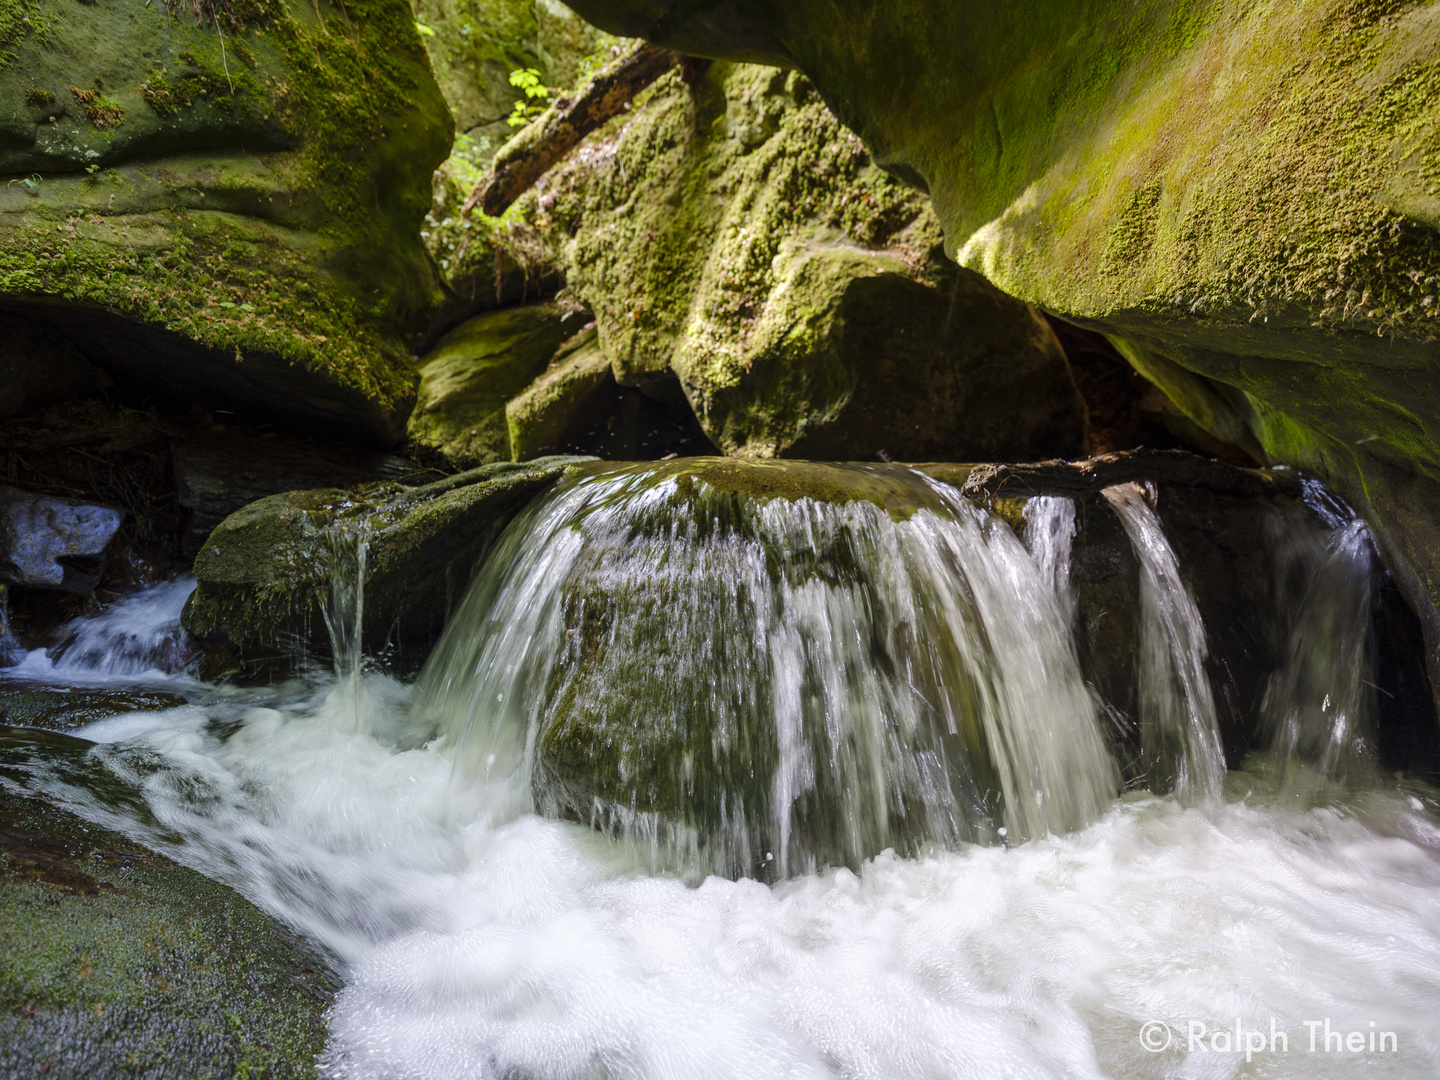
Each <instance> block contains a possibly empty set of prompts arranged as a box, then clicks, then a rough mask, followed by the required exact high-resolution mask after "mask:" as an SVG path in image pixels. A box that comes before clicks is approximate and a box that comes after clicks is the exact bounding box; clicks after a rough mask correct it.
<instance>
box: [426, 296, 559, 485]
mask: <svg viewBox="0 0 1440 1080" xmlns="http://www.w3.org/2000/svg"><path fill="white" fill-rule="evenodd" d="M583 325H585V319H584V318H583V317H582V316H581V314H580V313H578V312H576V311H575V310H574V309H573V308H566V307H564V306H563V305H561V304H557V303H553V302H545V303H540V304H530V305H527V306H525V307H518V308H505V309H503V310H500V311H494V312H489V313H486V314H484V315H476V316H475V317H474V318H472V319H469V320H468V321H466V322H464V323H462V324H461V325H460V326H458V327H456V328H455V329H454V330H452V331H450V333H448V334H446V335H445V337H443V338H442V339H441V340H440V342H439V344H437V345H436V346H435V348H434V349H433V350H431V351H430V353H429V354H427V355H426V356H425V358H424V359H423V360H421V362H420V393H419V397H418V400H417V401H416V403H415V411H414V413H412V414H411V417H410V437H411V439H413V440H414V441H415V442H417V443H419V444H421V445H423V446H429V447H433V448H434V449H436V450H439V451H440V452H441V453H443V454H444V455H445V456H446V457H447V458H448V459H449V460H450V461H452V462H454V463H455V464H457V465H459V466H461V467H470V466H475V465H486V464H489V463H491V462H495V461H509V460H511V458H512V456H519V455H512V454H511V447H510V436H509V432H508V429H507V427H506V420H505V407H506V403H507V402H508V401H509V400H510V399H511V398H513V397H515V396H516V395H517V394H519V393H520V392H521V391H522V390H524V389H525V388H526V387H527V386H529V385H530V383H531V382H532V381H533V380H534V379H536V377H537V376H539V375H540V374H541V373H542V372H544V371H545V368H546V366H547V365H548V364H549V363H550V361H551V359H552V358H553V357H554V356H555V353H556V350H558V349H559V348H560V346H561V344H562V343H563V342H564V341H565V339H566V338H569V337H573V336H574V335H575V334H576V332H578V331H579V329H580V327H581V326H583ZM526 456H532V457H533V456H534V455H526Z"/></svg>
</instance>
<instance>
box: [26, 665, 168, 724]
mask: <svg viewBox="0 0 1440 1080" xmlns="http://www.w3.org/2000/svg"><path fill="white" fill-rule="evenodd" d="M184 704H185V699H184V698H182V697H180V696H178V695H176V694H161V693H149V692H140V691H129V690H78V689H77V690H57V689H53V688H49V687H40V686H35V685H31V684H28V683H17V682H13V681H10V680H7V679H3V678H0V726H10V727H34V728H46V729H48V730H51V731H71V730H74V729H76V728H81V727H84V726H85V725H86V724H93V723H94V722H95V721H96V720H104V719H106V718H107V717H111V716H120V715H122V714H124V713H132V712H158V711H160V710H163V709H174V708H178V707H179V706H181V705H184Z"/></svg>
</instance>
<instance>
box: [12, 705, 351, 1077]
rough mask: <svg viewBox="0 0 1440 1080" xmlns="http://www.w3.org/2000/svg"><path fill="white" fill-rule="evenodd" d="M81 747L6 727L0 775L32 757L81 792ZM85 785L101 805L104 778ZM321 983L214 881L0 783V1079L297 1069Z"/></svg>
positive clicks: (310, 1048) (320, 1020)
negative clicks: (1, 788) (5, 1075)
mask: <svg viewBox="0 0 1440 1080" xmlns="http://www.w3.org/2000/svg"><path fill="white" fill-rule="evenodd" d="M90 747H91V744H89V743H84V742H81V741H80V740H72V739H66V738H65V737H64V736H58V735H51V734H40V733H33V734H32V733H26V732H18V731H15V730H14V729H9V730H8V731H5V732H3V733H0V772H5V773H6V774H7V775H8V776H9V777H11V778H15V779H20V778H21V777H22V775H23V772H24V768H25V765H26V764H28V762H30V761H33V760H40V761H44V762H45V763H46V765H47V766H48V767H50V768H52V769H53V768H56V767H59V768H61V769H62V770H64V771H65V772H66V773H67V776H68V778H69V779H71V780H72V782H77V783H79V784H80V785H82V786H86V785H87V784H88V783H89V781H90V780H91V778H92V777H93V776H95V775H96V774H99V773H103V772H104V770H103V769H101V768H99V767H98V766H96V765H94V764H92V763H90V762H88V761H87V760H86V758H85V754H86V752H87V751H88V750H89V749H90ZM98 779H99V781H100V783H99V785H98V787H96V788H95V789H93V793H95V794H98V795H99V796H100V798H102V799H106V798H108V794H107V792H106V785H107V784H113V778H110V779H109V780H106V779H105V778H104V777H98ZM22 782H23V781H22ZM130 797H131V798H133V796H130ZM335 985H336V981H335V979H334V977H333V975H331V974H330V973H329V971H328V970H327V968H326V966H325V963H324V961H323V960H321V959H320V958H319V957H318V956H317V955H316V954H315V953H314V952H313V951H312V950H311V949H310V948H309V947H307V946H306V945H304V944H302V943H301V942H299V941H298V940H297V939H296V938H294V937H293V936H292V935H291V934H289V933H288V932H286V931H285V930H284V929H282V928H281V927H279V926H278V925H276V924H275V923H274V922H272V921H271V920H270V919H268V918H267V917H266V916H264V915H263V914H261V912H260V911H258V910H257V909H256V908H254V907H253V906H252V905H250V904H248V903H247V902H246V901H244V900H243V899H241V898H240V897H239V896H237V895H236V894H235V893H234V892H233V891H231V890H230V889H228V888H226V887H225V886H223V885H219V884H217V883H215V882H213V881H209V880H207V879H206V878H203V877H201V876H200V875H199V874H196V873H195V872H194V871H191V870H187V869H185V868H183V867H180V866H178V865H176V864H175V863H173V862H171V861H170V860H168V859H166V858H164V857H162V856H159V855H156V854H154V853H153V852H150V851H146V850H144V849H142V848H140V847H139V846H137V845H135V844H133V843H131V842H129V841H127V840H125V839H124V838H122V837H120V836H117V835H115V834H114V833H110V832H107V831H106V830H104V829H99V828H96V827H94V826H91V825H87V824H83V823H81V822H80V821H79V820H78V819H75V818H73V817H71V816H70V815H68V814H66V813H63V812H61V811H59V810H58V809H56V808H54V807H51V806H48V805H46V804H43V803H41V802H40V801H39V800H35V799H31V798H26V797H24V796H20V795H16V794H15V793H13V791H12V792H9V793H7V792H5V791H0V1067H3V1068H4V1070H5V1071H6V1072H7V1073H9V1074H14V1075H31V1074H38V1073H43V1072H47V1071H50V1070H52V1069H54V1070H55V1072H56V1075H70V1076H81V1075H88V1076H102V1075H103V1076H114V1077H127V1076H142V1075H153V1074H155V1073H157V1072H164V1073H166V1074H176V1075H187V1076H202V1075H226V1076H270V1077H273V1078H277V1080H278V1078H280V1077H302V1076H312V1075H314V1069H315V1061H316V1059H317V1057H318V1055H319V1054H320V1053H321V1051H322V1050H323V1049H324V1045H325V1019H324V1017H325V1009H326V1006H327V1004H328V1001H329V999H330V996H331V994H332V993H333V991H334V988H335Z"/></svg>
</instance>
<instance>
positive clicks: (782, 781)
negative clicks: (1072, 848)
mask: <svg viewBox="0 0 1440 1080" xmlns="http://www.w3.org/2000/svg"><path fill="white" fill-rule="evenodd" d="M693 468H694V465H693V463H677V464H676V465H674V466H669V465H643V466H628V467H620V468H611V469H603V470H597V471H595V472H594V473H592V474H591V475H588V476H585V477H582V478H580V479H578V480H574V481H571V482H569V483H568V484H566V485H564V486H562V487H561V488H560V489H558V490H557V491H556V492H554V493H553V494H552V495H551V496H550V497H548V498H547V499H545V500H542V502H541V503H540V504H538V505H537V506H536V507H533V508H532V509H531V511H530V512H529V513H528V514H527V515H526V516H524V517H523V518H522V519H520V520H519V521H517V523H516V524H515V525H512V527H511V529H510V531H509V532H508V533H507V536H506V538H505V540H504V541H502V544H501V546H500V548H499V549H498V550H497V552H496V553H495V554H494V555H493V556H492V558H491V559H490V561H489V563H488V564H487V567H486V569H485V570H484V571H483V572H482V573H481V574H480V575H479V576H478V578H477V581H476V582H475V584H474V585H473V586H472V591H471V593H470V595H469V596H468V597H467V599H466V600H465V601H464V603H463V604H462V606H461V608H460V609H459V611H458V612H457V613H456V615H455V617H454V618H453V619H452V620H451V623H450V625H449V626H448V627H447V629H446V632H445V634H444V636H443V638H442V640H441V642H440V644H439V645H438V646H437V649H436V651H435V653H434V654H433V655H432V657H431V660H430V662H429V663H428V664H427V666H426V670H425V672H424V674H423V675H422V679H421V697H420V702H419V705H418V708H420V709H421V710H422V711H425V712H426V713H427V714H428V715H433V716H435V717H437V718H438V719H439V721H440V723H441V726H442V730H443V731H444V732H446V734H447V740H448V743H449V745H450V747H451V752H452V753H453V754H454V755H455V756H456V759H457V764H458V767H459V768H460V769H462V770H464V771H466V772H467V773H469V774H471V775H481V776H487V777H489V778H491V779H492V780H495V779H499V778H502V777H510V778H511V779H512V780H513V781H514V785H513V787H514V791H515V798H516V799H517V803H523V802H524V801H525V800H527V799H533V803H534V805H536V806H538V807H539V808H541V809H544V810H547V811H548V812H551V813H558V814H562V815H566V816H572V817H579V818H581V819H582V820H588V821H590V822H592V823H593V824H596V825H599V826H601V827H602V828H605V829H607V830H608V831H611V832H614V833H618V834H621V835H624V836H628V837H629V838H630V839H631V840H632V841H634V842H636V843H638V844H641V845H645V846H648V847H649V848H650V849H651V850H652V851H653V852H654V854H655V856H656V857H657V858H658V859H660V860H661V861H662V862H663V863H665V864H667V865H671V866H677V865H678V866H679V867H680V868H685V869H690V870H700V871H709V870H716V871H719V872H722V873H727V874H738V873H760V874H762V875H764V876H786V875H790V874H794V873H798V872H803V871H807V870H810V869H813V868H815V867H816V866H819V865H824V864H826V863H832V864H847V863H848V864H851V865H855V864H858V862H859V861H861V860H863V859H864V858H867V857H869V856H872V855H875V854H877V853H878V852H879V851H881V850H883V849H884V848H887V847H894V848H897V849H899V850H900V851H902V852H913V851H916V850H920V849H923V848H926V847H928V846H932V845H933V846H940V847H953V846H954V845H956V844H957V843H960V842H962V841H967V840H980V841H985V840H992V839H995V838H1006V839H1015V840H1019V839H1024V838H1027V837H1032V836H1039V835H1044V834H1046V833H1049V832H1061V831H1065V830H1069V829H1073V828H1075V827H1077V826H1079V825H1082V824H1085V823H1087V822H1089V821H1091V820H1093V819H1094V818H1095V817H1097V816H1098V815H1099V814H1100V813H1101V812H1102V811H1103V809H1104V808H1105V807H1106V806H1107V805H1108V804H1109V802H1110V801H1111V799H1113V797H1114V795H1115V793H1116V791H1117V790H1118V787H1119V780H1118V774H1117V771H1116V768H1115V766H1114V764H1113V762H1112V761H1111V759H1110V757H1109V755H1108V752H1107V750H1106V747H1105V744H1104V741H1103V738H1102V736H1101V734H1100V730H1099V724H1098V719H1097V715H1096V708H1095V705H1094V703H1093V701H1092V700H1091V698H1090V696H1089V694H1088V692H1087V690H1086V688H1085V686H1084V684H1083V682H1082V680H1081V678H1080V674H1079V669H1078V663H1077V661H1076V657H1075V651H1074V645H1073V642H1072V639H1071V634H1070V627H1069V621H1070V616H1069V612H1068V611H1067V603H1068V602H1067V600H1066V599H1065V597H1066V594H1067V589H1066V587H1065V585H1064V581H1065V577H1066V573H1065V568H1064V565H1063V564H1065V563H1066V562H1067V561H1068V535H1069V531H1070V530H1071V529H1072V527H1073V524H1072V523H1073V513H1074V511H1073V507H1069V505H1068V503H1065V501H1064V500H1051V501H1046V502H1044V503H1042V504H1041V506H1040V507H1037V513H1036V514H1035V515H1032V522H1033V523H1034V531H1035V535H1036V537H1037V538H1038V539H1037V544H1038V546H1037V552H1038V554H1034V555H1032V554H1031V552H1029V551H1027V550H1026V547H1025V546H1024V545H1023V544H1022V543H1021V542H1020V540H1019V539H1018V538H1017V537H1016V536H1015V534H1014V533H1013V532H1012V531H1011V530H1010V528H1009V527H1008V526H1006V525H1005V524H1004V523H1003V522H1000V521H999V520H998V519H995V518H992V517H990V516H989V515H987V514H986V513H985V512H984V511H983V510H980V509H978V508H976V507H974V506H971V505H969V504H968V503H965V502H964V501H963V500H961V499H959V497H958V496H957V495H956V494H955V493H954V491H953V490H952V489H949V488H946V487H945V486H944V485H940V484H936V483H933V482H931V481H929V480H927V479H925V478H923V477H920V476H919V475H918V474H915V473H912V472H910V471H909V470H904V469H901V468H896V467H878V466H877V467H873V468H871V467H859V466H850V467H821V466H807V467H806V468H808V469H809V470H811V472H812V473H813V477H814V479H815V480H816V481H817V482H818V483H821V485H822V486H827V485H828V487H829V488H831V489H833V488H835V487H837V486H838V487H840V488H842V489H843V488H844V487H845V485H854V486H858V487H860V488H863V489H864V490H865V492H866V493H867V496H866V497H862V498H854V499H850V500H849V501H840V500H836V501H820V500H817V499H813V498H807V497H805V496H804V495H803V494H793V493H787V494H786V497H775V496H773V495H771V494H768V493H766V492H763V491H762V492H754V491H748V490H737V489H736V488H734V487H731V488H727V487H726V485H725V484H723V483H710V482H707V481H706V480H705V479H703V478H697V477H694V476H691V475H689V470H691V469H693ZM725 468H726V469H728V470H732V471H734V470H738V471H739V472H740V473H742V474H744V475H746V476H748V475H749V471H750V470H756V469H760V468H761V466H758V465H741V464H739V463H734V462H729V463H726V465H725ZM787 468H789V469H791V470H792V472H793V471H794V470H795V468H796V467H795V466H787ZM802 491H803V488H802ZM1067 515H1068V517H1067Z"/></svg>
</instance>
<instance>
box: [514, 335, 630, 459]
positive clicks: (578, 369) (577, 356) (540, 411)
mask: <svg viewBox="0 0 1440 1080" xmlns="http://www.w3.org/2000/svg"><path fill="white" fill-rule="evenodd" d="M618 393H619V387H618V386H617V385H616V383H615V376H614V373H613V372H612V371H611V370H610V358H609V357H608V356H606V355H605V352H604V350H603V349H601V348H600V342H599V339H598V337H597V335H596V334H595V331H594V330H593V329H592V330H588V331H586V332H585V333H584V334H582V335H581V336H580V337H579V338H578V339H577V340H576V342H575V344H574V345H573V346H570V347H567V348H566V349H564V350H562V351H561V354H560V355H558V356H556V358H555V360H554V361H553V362H552V364H551V365H550V367H549V368H548V369H547V370H546V371H545V372H544V373H543V374H541V375H540V377H539V378H537V379H536V380H535V381H534V382H532V383H531V384H530V385H529V386H527V387H526V388H525V389H524V390H523V391H522V392H521V393H519V394H517V395H516V396H515V397H513V398H511V399H510V400H509V401H508V402H507V403H506V405H505V424H506V427H507V429H508V430H509V433H510V452H511V453H512V454H513V455H514V457H515V460H517V461H525V460H528V459H530V458H534V457H539V456H540V455H541V454H546V453H554V452H555V451H557V450H562V449H565V448H566V447H567V446H569V445H570V444H571V443H573V442H575V441H576V440H577V439H579V438H582V437H583V435H584V433H585V432H586V431H587V429H590V428H593V427H595V426H597V425H598V424H601V423H604V422H605V420H606V419H608V418H609V416H610V415H611V414H612V413H613V412H614V411H615V409H614V398H615V396H616V394H618Z"/></svg>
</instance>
